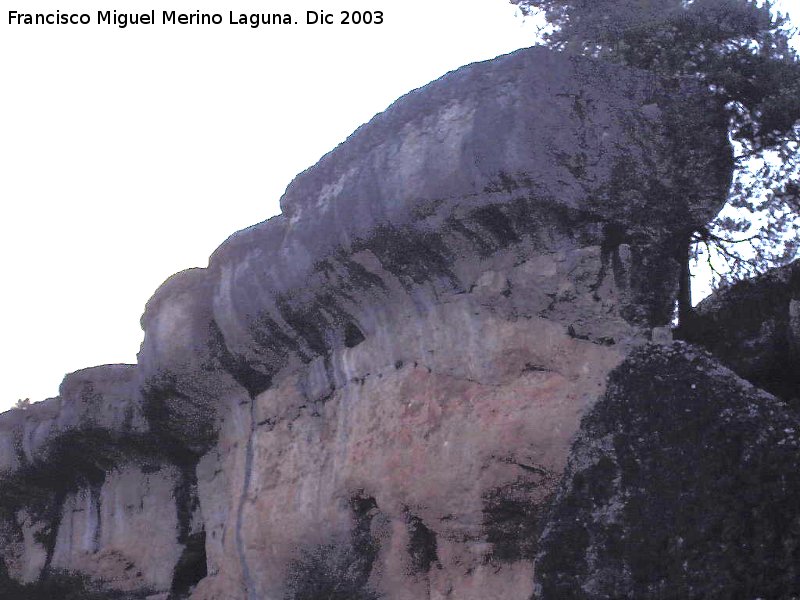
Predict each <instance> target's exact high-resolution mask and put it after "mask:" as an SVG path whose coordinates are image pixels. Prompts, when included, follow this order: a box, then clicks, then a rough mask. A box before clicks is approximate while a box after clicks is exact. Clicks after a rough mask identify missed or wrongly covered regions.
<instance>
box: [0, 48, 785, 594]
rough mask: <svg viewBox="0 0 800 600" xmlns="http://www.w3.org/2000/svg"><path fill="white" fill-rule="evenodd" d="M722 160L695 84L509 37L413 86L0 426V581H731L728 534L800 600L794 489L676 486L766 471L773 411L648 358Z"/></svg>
mask: <svg viewBox="0 0 800 600" xmlns="http://www.w3.org/2000/svg"><path fill="white" fill-rule="evenodd" d="M731 168H732V160H731V152H730V148H729V147H728V141H727V121H726V118H725V115H724V112H723V111H722V110H721V107H720V106H718V105H717V103H716V101H715V99H714V98H713V97H712V96H710V95H709V94H707V93H706V92H705V91H704V90H703V89H702V88H701V87H699V86H697V85H696V84H693V83H691V82H686V83H685V84H683V85H682V86H680V87H678V88H676V87H674V86H665V85H663V84H661V83H660V82H659V81H657V80H655V79H654V78H653V77H652V75H650V74H648V73H644V72H638V71H634V70H630V69H625V68H622V67H617V66H613V65H608V64H599V63H595V62H592V61H588V60H584V59H575V58H568V57H565V56H563V55H560V54H555V53H551V52H549V51H546V50H543V49H527V50H521V51H518V52H516V53H513V54H511V55H508V56H504V57H500V58H497V59H495V60H492V61H488V62H484V63H478V64H474V65H470V66H467V67H464V68H462V69H459V70H458V71H455V72H452V73H449V74H448V75H446V76H444V77H443V78H441V79H440V80H438V81H435V82H433V83H431V84H429V85H428V86H425V87H424V88H421V89H419V90H416V91H414V92H411V93H410V94H408V95H407V96H405V97H403V98H401V99H400V100H398V101H397V102H396V103H395V104H394V105H392V106H391V107H390V108H389V109H387V110H386V111H385V112H384V113H382V114H380V115H378V116H376V117H375V118H374V119H373V120H372V121H370V122H369V123H367V124H366V125H364V126H362V127H361V128H359V129H358V130H357V131H356V132H355V133H353V135H352V136H351V137H350V138H349V139H348V140H347V141H346V142H344V143H343V144H342V145H340V146H339V147H338V148H336V149H335V150H334V151H332V152H331V153H329V154H328V155H326V156H325V157H323V158H322V159H321V160H320V162H319V163H318V164H317V165H315V166H314V167H312V168H311V169H309V170H308V171H306V172H304V173H302V174H300V175H298V176H297V178H296V179H295V180H294V181H293V182H292V183H291V184H290V185H289V187H288V189H287V190H286V193H285V195H284V197H283V198H282V200H281V207H282V210H283V213H282V214H281V215H279V216H277V217H274V218H272V219H270V220H268V221H265V222H264V223H260V224H258V225H255V226H253V227H251V228H249V229H246V230H244V231H240V232H238V233H236V234H234V235H233V236H231V237H230V238H229V239H228V240H227V241H226V242H225V243H223V244H222V246H220V248H219V249H217V251H216V252H214V254H213V255H212V256H211V259H210V262H209V266H208V268H206V269H192V270H189V271H184V272H182V273H178V274H176V275H174V276H173V277H172V278H170V279H169V280H168V281H167V282H165V283H164V284H163V285H162V287H161V288H159V290H157V291H156V293H155V295H154V296H153V298H152V299H151V300H150V301H149V302H148V304H147V306H146V308H145V312H144V316H143V317H142V327H143V329H144V331H145V338H144V342H143V344H142V348H141V351H140V353H139V357H138V364H137V365H136V366H123V365H113V366H104V367H95V368H93V369H87V370H85V371H81V372H78V373H75V374H72V375H69V376H67V378H66V379H65V380H64V383H63V384H62V387H61V390H60V394H59V396H58V397H57V398H54V399H51V400H48V401H45V402H43V403H39V404H36V405H34V406H32V407H31V408H29V409H27V410H17V411H11V412H9V413H6V414H4V415H2V416H0V485H2V487H1V488H0V490H2V491H0V557H2V560H0V596H2V595H3V593H5V594H6V596H7V597H9V598H14V597H18V598H38V597H42V596H41V595H42V594H46V593H49V594H50V596H49V597H56V596H54V594H56V595H57V594H61V596H63V597H65V598H67V597H70V596H69V594H72V593H73V591H71V590H80V591H79V592H74V593H76V594H78V595H76V596H74V597H76V598H77V597H98V598H101V597H102V598H112V597H114V598H151V599H153V600H155V599H156V598H158V599H161V600H164V599H167V598H174V599H178V598H192V599H193V600H215V599H225V600H261V599H264V600H267V599H270V600H271V599H276V600H314V599H331V600H333V599H341V600H345V599H347V600H356V599H365V600H366V599H378V598H386V599H393V600H418V599H427V598H430V599H444V598H451V599H454V600H456V599H457V600H485V599H487V598H499V599H517V598H519V599H525V600H527V599H528V598H531V597H532V596H533V595H534V594H535V595H536V597H542V598H571V597H576V598H577V597H587V598H590V597H608V598H615V597H637V598H638V597H652V598H656V597H665V596H664V593H665V590H672V589H678V590H681V591H682V592H685V593H682V594H681V596H680V597H687V598H688V597H702V593H706V592H707V593H709V594H712V595H713V594H714V593H720V594H722V595H723V596H725V595H726V594H727V593H728V592H729V591H730V590H733V589H735V582H736V581H735V580H732V579H731V577H733V569H739V568H747V566H748V565H752V561H754V560H761V558H759V557H761V556H762V555H761V554H758V553H757V552H755V551H754V553H750V554H748V553H747V552H745V551H739V550H736V551H733V552H732V553H729V552H728V550H726V548H727V546H724V545H725V544H739V545H741V544H746V543H757V544H761V545H760V546H759V548H764V550H763V552H773V554H774V553H777V554H779V555H780V556H779V558H780V560H779V561H778V562H776V563H775V564H774V565H772V566H771V567H770V568H772V569H773V571H775V572H777V571H780V573H781V574H780V576H774V577H773V576H772V575H770V577H769V579H770V585H772V586H773V587H771V588H765V589H768V590H788V589H795V588H791V585H794V584H793V582H794V579H795V577H794V571H792V570H788V571H787V570H785V569H784V567H785V568H786V569H789V567H788V566H787V565H789V564H790V562H791V560H792V557H794V554H793V552H794V550H793V548H794V546H792V544H793V543H794V539H795V538H794V537H793V536H792V535H791V532H792V531H795V530H793V529H791V527H793V526H794V525H793V523H795V521H794V520H793V519H795V518H796V517H795V514H797V511H794V512H791V511H789V512H787V511H788V508H789V505H790V504H791V501H790V498H791V494H792V493H794V490H795V487H793V486H794V485H795V484H794V483H792V482H793V480H791V481H790V480H786V481H788V483H786V487H782V488H780V493H777V492H776V493H774V494H772V493H771V494H767V492H766V491H765V492H764V493H763V494H761V493H753V494H750V495H749V496H748V497H747V498H745V499H743V500H742V502H739V503H737V502H738V501H734V500H733V499H731V500H730V502H728V503H725V502H722V503H719V504H717V505H709V506H708V507H706V504H704V503H703V502H705V501H706V500H708V499H709V497H707V495H708V494H712V495H714V494H715V495H726V494H727V495H733V494H736V493H737V490H739V489H740V486H746V485H747V484H748V482H750V480H749V479H747V477H745V475H747V474H750V475H752V476H753V477H755V478H756V479H757V478H758V476H759V475H758V473H756V474H752V472H751V471H752V469H756V468H758V467H757V465H758V464H760V463H761V462H762V461H766V460H768V459H769V460H771V459H772V458H775V459H777V460H778V461H779V462H778V463H776V466H775V467H774V468H770V469H767V470H764V471H763V475H764V476H765V477H768V478H769V481H770V482H773V483H774V482H775V481H776V480H775V478H776V477H779V476H780V473H782V469H784V468H787V469H789V468H791V469H793V468H794V467H793V466H792V465H794V463H793V462H792V463H791V465H789V464H788V462H787V463H786V464H784V462H780V461H791V460H793V459H791V458H790V456H789V454H790V449H792V448H794V444H795V443H796V440H795V438H794V437H791V436H789V433H787V432H784V433H785V436H784V433H781V431H782V430H781V431H779V430H778V429H775V428H776V427H781V428H783V429H789V428H790V427H791V422H792V419H793V418H794V416H793V413H791V412H790V409H789V408H786V407H785V406H783V405H782V404H780V402H779V401H778V400H776V399H774V398H772V397H770V396H769V395H768V394H766V393H765V392H761V391H757V390H755V389H753V388H752V387H748V384H746V383H744V382H743V381H741V380H739V379H738V378H737V377H736V376H735V375H733V374H732V373H731V372H729V371H727V370H726V369H724V368H723V367H721V366H719V365H717V363H715V362H714V361H713V359H711V358H709V357H708V356H706V355H704V354H701V353H700V351H699V350H696V349H693V348H692V347H689V346H687V345H680V344H679V345H675V346H670V345H661V344H662V343H665V342H667V340H668V338H669V323H670V320H671V317H672V312H673V306H674V302H675V294H676V289H677V279H678V274H679V264H678V260H677V257H679V256H680V249H681V247H682V244H683V243H684V240H685V239H687V236H688V234H689V233H690V232H691V231H692V230H693V229H694V228H697V227H699V226H701V225H703V224H704V223H706V222H707V221H708V220H709V219H710V218H711V217H712V216H713V215H714V214H715V213H716V212H717V211H718V210H719V208H720V207H721V204H722V203H723V201H724V198H725V195H726V192H727V188H728V184H729V182H730V175H731ZM793 285H795V288H794V289H795V290H796V284H793ZM787 293H788V294H789V295H790V296H791V295H792V294H794V293H795V292H787ZM792 297H793V298H797V296H796V295H795V296H792ZM793 306H794V304H791V307H793ZM791 307H790V308H789V309H788V310H789V312H788V313H787V314H788V315H789V317H787V319H788V320H787V319H784V320H778V321H776V322H775V331H776V334H775V335H777V336H779V335H782V333H781V332H782V331H784V332H785V331H786V330H787V329H786V328H787V327H788V328H791V327H793V326H794V325H793V324H795V320H797V319H796V318H795V317H797V315H795V314H794V313H795V312H798V311H794V308H791ZM792 311H794V312H792ZM799 314H800V313H799ZM709 318H711V317H709ZM798 318H800V317H798ZM712 320H713V319H712ZM698 322H699V321H698ZM716 322H717V321H714V323H716ZM723 327H724V326H723ZM781 328H783V329H781ZM792 331H793V330H792ZM787 339H789V338H787ZM791 339H792V340H794V339H795V338H791ZM725 343H727V342H725ZM792 343H794V342H792ZM711 350H712V351H714V348H711ZM735 354H736V351H735V350H732V355H735ZM726 364H729V365H731V366H732V367H733V368H734V369H735V368H737V364H736V363H735V360H733V359H731V360H726ZM609 376H610V377H611V379H610V384H609ZM745 376H747V374H745ZM654 382H665V383H664V384H663V385H666V386H667V388H668V389H667V390H665V391H664V394H663V395H661V392H660V387H661V384H660V383H659V384H658V385H656V384H655V383H654ZM642 386H643V387H642ZM687 386H691V387H687ZM689 389H691V390H692V391H691V393H689V392H688V391H687V390H689ZM684 392H686V393H684ZM706 401H707V404H706V405H703V402H706ZM699 405H703V407H702V410H700V408H699V407H698V406H699ZM651 406H652V407H653V411H652V412H650V407H651ZM693 411H696V412H693ZM582 419H584V420H583V425H581V420H582ZM679 423H681V424H683V425H685V427H684V428H683V429H674V427H675V426H676V425H677V424H679ZM729 426H730V427H731V428H734V429H736V431H740V434H737V435H738V437H736V438H734V440H733V441H726V439H725V432H726V431H728V427H729ZM770 428H772V429H770ZM662 433H663V435H662ZM792 435H794V434H792ZM631 436H633V437H631ZM782 436H783V437H782ZM786 436H789V437H786ZM683 437H687V439H685V440H682V438H683ZM706 440H710V441H711V442H713V443H714V444H716V445H715V446H714V451H713V452H711V453H710V454H708V455H706V454H704V450H703V449H704V448H705V446H704V445H703V444H704V443H705V442H706ZM781 440H783V442H781ZM681 444H684V445H683V446H681ZM765 444H766V445H765ZM676 445H678V446H681V448H680V451H678V452H676V453H675V454H674V455H672V454H671V451H672V450H673V449H674V448H675V446H676ZM773 446H775V447H779V448H780V449H779V450H778V451H777V453H773V451H772V447H773ZM739 450H741V452H739V454H736V452H737V451H739ZM787 453H788V454H787ZM734 454H735V456H734ZM667 459H668V460H667ZM662 460H663V461H665V462H664V463H663V464H665V465H667V466H668V467H669V468H668V469H667V470H665V471H663V472H659V473H658V475H659V477H658V478H656V479H655V480H653V483H652V485H651V483H649V482H650V479H649V478H645V472H644V471H642V470H641V468H640V467H638V466H637V465H640V464H642V465H646V467H647V469H648V471H647V473H650V472H651V471H652V472H653V473H655V472H657V471H658V468H659V464H662V462H661V461H662ZM692 461H706V463H704V465H705V466H704V467H703V469H698V470H697V471H696V472H693V473H691V477H690V478H689V482H690V484H691V486H694V487H693V488H692V489H691V490H690V491H689V496H686V497H687V498H689V499H690V500H689V502H690V506H688V507H685V506H683V505H682V504H681V502H682V498H684V496H683V495H682V494H681V489H682V488H680V486H679V478H680V477H681V473H682V471H681V470H682V469H684V468H689V469H691V468H693V467H694V466H695V464H694V463H693V462H692ZM754 461H755V462H754ZM718 465H724V466H725V468H730V469H732V470H733V471H732V472H733V473H735V475H732V476H731V477H730V478H728V479H725V480H724V481H722V480H720V481H718V482H716V484H714V485H710V486H704V485H703V482H702V481H701V476H702V474H703V473H706V474H707V473H709V472H711V471H713V469H715V468H717V466H718ZM642 468H643V467H642ZM637 469H639V470H637ZM704 469H705V470H704ZM759 473H760V471H759ZM791 477H794V476H793V475H792V476H791ZM790 479H791V478H790ZM775 485H778V484H777V483H775ZM781 485H782V484H781ZM771 489H772V488H770V490H771ZM662 494H663V496H662ZM691 494H694V495H691ZM704 494H706V496H704ZM667 500H669V502H670V504H669V507H670V508H671V509H672V510H673V512H674V515H675V518H676V519H678V520H679V521H680V522H678V521H671V520H669V519H668V517H667V516H666V514H659V513H658V510H659V507H660V506H662V504H664V503H666V502H667ZM712 504H713V503H712ZM722 507H725V508H726V509H727V508H730V510H732V511H734V512H735V513H736V514H737V515H741V514H744V513H747V511H765V512H764V514H773V513H775V512H780V513H781V514H782V515H783V516H781V518H780V519H777V520H772V521H770V522H769V523H768V527H767V526H765V527H763V528H762V527H761V526H760V523H761V522H760V521H756V522H754V523H756V525H755V527H756V528H757V529H758V531H755V532H754V531H751V530H746V528H745V530H736V531H728V529H726V527H728V523H729V515H728V514H727V513H725V514H723V513H722V510H723V509H722ZM708 511H710V512H711V513H713V514H712V515H710V516H708V519H707V522H708V527H707V528H706V529H703V528H702V527H700V528H697V527H696V525H697V523H698V522H699V521H703V519H705V518H706V512H708ZM715 511H716V512H715ZM781 511H783V512H781ZM669 514H670V515H672V514H673V513H669ZM748 514H750V513H748ZM643 515H647V517H646V518H650V517H652V519H653V521H652V524H651V523H650V522H644V521H642V520H641V519H643V518H645V517H644V516H643ZM765 518H767V517H765ZM681 519H682V520H681ZM651 525H652V527H653V531H655V532H657V535H658V537H657V538H655V539H650V538H649V537H648V535H647V534H646V532H647V531H648V528H649V527H650V526H651ZM787 532H788V533H787ZM717 533H720V535H722V537H721V538H719V539H717V538H716V537H714V536H715V535H716V534H717ZM680 540H684V541H680ZM720 540H721V541H720ZM662 542H663V543H665V544H667V550H664V551H665V552H668V551H669V552H672V554H670V555H669V560H665V561H662V562H661V563H658V565H650V566H648V564H649V563H647V562H646V561H648V560H650V559H653V560H656V559H660V558H662V555H661V554H658V551H657V549H658V548H661V546H659V545H658V544H661V543H662ZM670 544H671V545H670ZM714 544H716V545H714ZM712 545H714V546H713V548H712V547H711V546H712ZM673 550H674V552H673ZM700 554H707V555H708V556H703V557H702V558H703V560H700V559H699V558H697V557H698V556H699V555H700ZM795 558H796V557H795ZM764 560H767V559H766V558H764ZM776 560H777V559H776ZM637 561H638V562H637ZM748 561H750V562H748ZM534 563H535V565H536V568H535V569H534ZM684 563H685V564H689V565H691V568H692V569H694V570H693V571H692V573H691V574H686V573H683V572H682V571H681V569H682V568H683V567H681V565H683V564H684ZM656 567H658V568H656ZM792 568H793V567H792ZM534 571H535V572H534ZM765 573H766V571H765ZM770 573H772V571H770ZM709 574H714V575H715V577H714V579H713V581H708V579H709V578H708V577H707V575H709ZM747 581H748V583H747V585H750V586H751V587H749V588H747V589H753V590H757V589H758V585H759V581H761V582H762V583H763V582H764V581H766V580H765V579H763V578H762V580H758V579H757V578H750V579H747ZM751 584H752V585H751ZM3 586H5V587H3ZM48 586H49V587H48ZM58 586H61V587H58ZM787 586H788V587H787ZM54 589H58V590H61V591H58V592H53V591H52V590H54ZM3 590H6V591H5V592H4V591H3ZM47 590H50V591H47ZM64 590H67V591H64ZM796 591H800V590H796ZM36 594H39V595H38V596H37V595H36ZM80 594H83V595H82V596H81V595H80ZM659 594H661V595H659ZM765 594H766V596H765V597H779V596H770V592H769V591H768V592H765Z"/></svg>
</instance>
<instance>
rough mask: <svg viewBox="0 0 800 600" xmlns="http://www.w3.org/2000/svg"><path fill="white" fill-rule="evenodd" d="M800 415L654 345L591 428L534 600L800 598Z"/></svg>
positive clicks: (550, 527) (623, 374) (692, 353)
mask: <svg viewBox="0 0 800 600" xmlns="http://www.w3.org/2000/svg"><path fill="white" fill-rule="evenodd" d="M798 431H800V415H798V413H797V411H796V410H795V409H794V408H791V407H789V406H787V405H786V404H785V403H783V402H781V401H780V400H778V399H777V398H775V397H774V396H771V395H770V394H767V393H766V392H764V391H762V390H759V389H757V388H754V387H753V386H752V385H751V384H749V383H748V382H746V381H744V380H742V379H740V378H739V377H737V376H736V375H734V374H733V373H732V372H731V371H729V370H728V369H727V368H725V367H723V366H722V365H720V364H719V363H717V362H716V361H715V360H713V359H712V358H711V357H710V356H709V355H707V354H705V353H703V352H700V351H698V350H697V349H695V348H692V347H690V346H687V345H686V344H683V343H676V344H674V345H672V346H648V347H646V348H644V349H642V350H640V351H637V352H635V353H633V355H631V356H630V357H629V358H628V359H627V360H626V361H625V362H624V363H622V364H621V365H620V366H619V367H618V368H617V369H616V370H615V371H614V372H613V373H612V375H611V378H610V382H609V385H608V388H607V390H606V393H605V395H604V397H603V399H602V400H601V401H600V402H598V403H597V404H595V406H594V407H593V408H592V410H591V411H590V412H589V414H588V415H587V416H586V417H585V418H584V420H583V423H582V425H581V431H580V434H579V436H578V439H577V441H576V443H575V445H574V447H573V450H572V453H571V456H570V464H569V466H568V468H567V472H566V475H565V477H564V480H563V482H562V485H561V489H560V492H559V494H558V496H557V498H556V500H555V501H554V503H553V506H552V508H551V512H550V516H549V518H548V520H547V522H546V524H545V525H544V528H543V529H544V534H543V536H542V538H541V540H540V544H541V549H540V551H539V554H538V556H537V559H536V580H537V597H539V598H543V599H550V598H552V599H561V598H576V599H580V598H586V599H589V598H591V599H593V600H594V599H612V598H613V599H618V598H636V599H637V600H638V599H644V600H647V599H650V598H653V599H655V598H686V599H695V598H697V599H699V598H787V599H788V598H795V597H797V596H798V595H799V594H800V569H798V565H800V562H798V559H800V535H798V532H800V507H798V504H797V497H798V495H799V494H800V452H799V451H800V438H798Z"/></svg>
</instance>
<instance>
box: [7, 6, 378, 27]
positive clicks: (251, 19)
mask: <svg viewBox="0 0 800 600" xmlns="http://www.w3.org/2000/svg"><path fill="white" fill-rule="evenodd" d="M304 12H305V15H304V16H303V17H304V18H297V17H296V16H294V15H292V13H288V12H285V13H241V12H235V11H228V19H227V20H225V19H224V18H223V16H222V14H221V13H207V12H200V11H199V10H196V11H194V12H189V13H182V12H177V11H174V10H162V11H160V12H159V13H157V12H156V11H155V10H150V11H147V12H140V13H125V12H118V11H116V10H99V11H97V13H96V15H95V16H94V18H93V17H92V15H91V14H89V13H68V12H61V11H59V10H57V11H55V12H52V13H24V12H18V11H16V10H9V11H8V24H9V25H90V24H97V25H116V26H117V27H119V28H121V29H124V28H126V27H127V26H128V25H156V24H158V25H223V24H225V25H248V26H249V27H251V28H253V29H255V28H257V27H260V26H261V25H298V24H304V25H334V24H340V25H380V24H381V23H383V11H380V10H375V11H369V10H367V11H346V10H343V11H340V12H339V14H338V15H334V14H333V13H330V12H326V11H322V10H307V11H304ZM156 17H159V18H156Z"/></svg>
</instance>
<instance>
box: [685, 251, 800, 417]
mask: <svg viewBox="0 0 800 600" xmlns="http://www.w3.org/2000/svg"><path fill="white" fill-rule="evenodd" d="M684 337H685V339H687V340H688V341H691V342H693V343H695V344H698V345H700V346H702V347H704V348H705V349H707V350H708V351H709V352H711V353H712V354H713V355H714V356H716V357H718V358H719V359H720V360H721V361H722V362H723V363H724V364H726V365H727V366H729V367H730V368H731V369H733V370H734V371H736V373H737V374H738V375H740V376H742V377H744V378H745V379H747V380H748V381H751V382H752V383H754V384H756V385H757V386H759V387H762V388H764V389H765V390H768V391H770V392H772V393H773V394H775V395H777V396H780V397H781V398H783V399H784V400H788V401H792V403H794V404H796V405H800V260H796V261H794V262H793V263H791V264H788V265H786V266H785V267H781V268H779V269H774V270H771V271H769V272H767V273H765V274H764V275H762V276H760V277H756V278H754V279H751V280H747V281H742V282H740V283H737V284H735V285H732V286H730V287H728V288H724V289H722V290H720V291H718V292H716V293H714V294H712V295H711V296H709V297H708V298H706V299H705V300H703V301H702V302H701V303H700V304H699V305H698V306H697V309H696V315H695V316H694V318H693V319H692V321H691V323H690V325H689V327H688V328H687V330H686V332H685V333H684Z"/></svg>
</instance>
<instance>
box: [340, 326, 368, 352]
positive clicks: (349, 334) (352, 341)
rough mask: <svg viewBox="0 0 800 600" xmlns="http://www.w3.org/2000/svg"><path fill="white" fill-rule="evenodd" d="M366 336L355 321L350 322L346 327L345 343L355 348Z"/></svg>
mask: <svg viewBox="0 0 800 600" xmlns="http://www.w3.org/2000/svg"><path fill="white" fill-rule="evenodd" d="M365 339H366V338H365V337H364V334H363V333H362V331H361V330H360V329H359V328H358V326H357V325H356V324H355V323H348V324H347V327H345V328H344V345H345V346H347V347H348V348H355V347H356V346H358V345H359V344H360V343H361V342H363V341H364V340H365Z"/></svg>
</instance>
